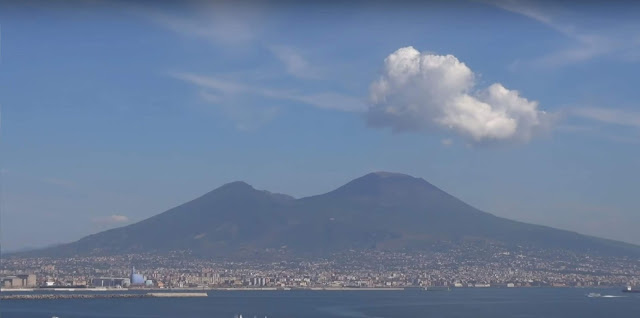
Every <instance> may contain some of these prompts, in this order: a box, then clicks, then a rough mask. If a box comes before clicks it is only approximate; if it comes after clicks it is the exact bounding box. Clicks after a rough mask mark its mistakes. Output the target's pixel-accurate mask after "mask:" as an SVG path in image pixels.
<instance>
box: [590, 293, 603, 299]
mask: <svg viewBox="0 0 640 318" xmlns="http://www.w3.org/2000/svg"><path fill="white" fill-rule="evenodd" d="M587 297H589V298H596V297H602V295H600V294H598V293H588V294H587Z"/></svg>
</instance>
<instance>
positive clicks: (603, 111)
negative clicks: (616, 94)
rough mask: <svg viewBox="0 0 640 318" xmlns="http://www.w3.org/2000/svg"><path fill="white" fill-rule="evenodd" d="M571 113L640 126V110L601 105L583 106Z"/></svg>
mask: <svg viewBox="0 0 640 318" xmlns="http://www.w3.org/2000/svg"><path fill="white" fill-rule="evenodd" d="M570 113H571V114H572V115H574V116H578V117H582V118H586V119H591V120H595V121H599V122H602V123H605V124H611V125H619V126H631V127H638V128H640V112H634V111H627V110H620V109H610V108H600V107H583V108H576V109H573V110H571V111H570Z"/></svg>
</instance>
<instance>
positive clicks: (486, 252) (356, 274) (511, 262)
mask: <svg viewBox="0 0 640 318" xmlns="http://www.w3.org/2000/svg"><path fill="white" fill-rule="evenodd" d="M132 265H135V266H136V268H137V270H136V271H139V273H138V272H134V271H132V270H131V268H132ZM14 273H30V274H31V275H29V279H27V280H25V279H22V280H19V279H16V278H12V277H24V275H22V276H19V275H14ZM1 274H2V275H5V276H4V277H5V278H3V285H2V286H3V288H5V289H7V288H24V287H33V286H36V285H37V286H80V285H86V286H90V287H102V288H123V287H129V288H390V287H397V288H405V287H419V286H422V287H424V286H449V287H533V286H575V287H582V286H627V285H638V284H640V260H638V259H629V258H624V257H621V258H615V257H606V256H600V257H598V256H593V255H591V256H589V255H580V254H573V253H567V252H565V251H556V252H554V251H541V250H540V251H536V250H528V249H522V250H520V251H514V250H504V249H501V247H499V246H491V245H488V246H485V247H479V246H476V245H468V246H467V245H462V246H459V247H457V248H456V249H451V250H447V251H443V252H429V253H427V252H424V253H418V252H413V253H409V252H407V253H402V252H384V251H373V250H372V251H350V252H345V253H339V254H334V255H331V256H329V257H309V258H293V257H283V256H281V255H277V254H274V255H271V257H269V256H268V255H267V256H264V255H263V257H262V258H260V259H254V260H237V259H236V260H234V259H214V258H211V259H203V258H199V257H194V256H193V255H191V254H190V253H188V252H174V253H169V254H165V255H152V254H145V255H121V256H95V257H77V258H73V257H72V258H60V259H54V258H5V259H3V260H2V272H1ZM12 275H13V276H12ZM36 275H37V282H35V283H34V281H35V277H36ZM134 279H135V280H136V284H132V282H133V280H134ZM14 282H15V284H14Z"/></svg>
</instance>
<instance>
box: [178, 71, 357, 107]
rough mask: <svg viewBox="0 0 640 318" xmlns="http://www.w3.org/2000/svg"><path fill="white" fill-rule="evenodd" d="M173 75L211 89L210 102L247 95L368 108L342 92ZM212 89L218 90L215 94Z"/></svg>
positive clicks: (320, 105)
mask: <svg viewBox="0 0 640 318" xmlns="http://www.w3.org/2000/svg"><path fill="white" fill-rule="evenodd" d="M171 75H172V76H173V77H175V78H177V79H180V80H182V81H185V82H187V83H190V84H193V85H196V86H198V87H199V88H200V89H205V90H207V91H206V95H207V96H208V97H207V98H206V99H207V100H208V101H209V102H214V101H215V103H221V104H222V103H225V101H226V98H231V97H238V96H240V97H241V96H243V95H257V96H262V97H266V98H270V99H274V100H287V101H293V102H298V103H302V104H307V105H311V106H314V107H318V108H323V109H333V110H340V111H348V112H359V111H364V110H365V105H364V103H363V101H361V100H359V99H357V98H354V97H351V96H348V95H342V94H338V93H332V92H322V93H311V94H309V93H306V94H303V93H298V92H295V91H286V90H278V89H272V88H266V87H261V86H257V85H249V84H243V83H237V82H234V81H231V80H225V79H220V78H216V77H212V76H203V75H199V74H193V73H172V74H171ZM211 91H213V92H215V93H212V92H211Z"/></svg>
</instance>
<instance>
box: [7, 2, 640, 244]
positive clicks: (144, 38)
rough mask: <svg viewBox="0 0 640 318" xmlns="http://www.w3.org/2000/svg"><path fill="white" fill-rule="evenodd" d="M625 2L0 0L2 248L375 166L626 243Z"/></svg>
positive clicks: (321, 185)
mask: <svg viewBox="0 0 640 318" xmlns="http://www.w3.org/2000/svg"><path fill="white" fill-rule="evenodd" d="M637 9H638V8H637V6H633V5H632V4H627V3H624V2H618V3H616V4H615V5H610V6H607V7H605V6H601V5H597V4H583V5H577V4H573V3H569V2H567V3H564V4H563V3H560V4H553V3H551V2H549V3H542V4H541V3H540V2H538V3H535V4H534V3H528V2H518V1H505V2H502V1H498V2H491V1H490V2H463V1H460V2H457V1H456V2H445V1H443V2H432V3H426V4H416V3H413V2H407V3H401V2H400V3H396V4H395V5H394V4H391V3H384V2H376V3H366V2H354V3H352V4H350V5H348V6H345V5H338V4H337V3H334V4H324V5H321V4H316V5H301V4H294V3H283V2H260V3H250V2H243V3H242V4H241V5H239V4H237V3H236V4H235V5H234V4H232V3H231V2H229V3H223V2H218V3H213V4H212V3H209V2H207V3H197V2H194V3H188V4H181V5H176V4H170V3H164V4H162V5H152V4H151V3H145V2H140V3H121V2H89V1H87V2H73V1H72V2H66V3H63V2H58V3H56V4H55V5H51V4H45V3H42V2H28V3H23V4H10V3H3V4H2V5H0V24H1V27H2V39H1V42H2V43H1V44H2V46H1V51H2V56H1V62H0V103H1V106H2V144H1V150H2V157H1V161H2V167H3V170H2V187H3V189H2V191H3V192H2V225H1V226H2V239H3V247H4V248H7V249H18V248H24V247H33V246H43V245H47V244H52V243H58V242H65V241H71V240H75V239H77V238H80V237H81V236H83V235H86V234H89V233H94V232H97V231H100V230H103V229H107V228H110V227H114V226H120V225H124V224H128V223H131V222H135V221H139V220H142V219H144V218H146V217H149V216H151V215H154V214H157V213H159V212H162V211H164V210H166V209H168V208H171V207H173V206H175V205H177V204H180V203H183V202H185V201H187V200H190V199H193V198H195V197H197V196H199V195H201V194H203V193H206V192H208V191H210V190H212V189H214V188H216V187H218V186H220V185H222V184H224V183H227V182H230V181H234V180H244V181H246V182H248V183H250V184H252V185H253V186H255V187H256V188H259V189H267V190H270V191H273V192H282V193H287V194H291V195H294V196H296V197H301V196H307V195H313V194H318V193H323V192H327V191H329V190H332V189H333V188H335V187H337V186H340V185H342V184H343V183H345V182H347V181H349V180H351V179H353V178H355V177H358V176H361V175H363V174H366V173H368V172H371V171H378V170H386V171H397V172H404V173H408V174H411V175H413V176H417V177H423V178H425V179H426V180H428V181H430V182H431V183H433V184H435V185H437V186H439V187H441V188H442V189H444V190H445V191H447V192H449V193H451V194H453V195H455V196H457V197H459V198H461V199H462V200H464V201H466V202H468V203H470V204H472V205H474V206H476V207H478V208H480V209H483V210H485V211H488V212H492V213H494V214H496V215H499V216H504V217H508V218H513V219H517V220H523V221H528V222H533V223H538V224H544V225H550V226H554V227H559V228H564V229H570V230H574V231H578V232H581V233H586V234H592V235H597V236H603V237H607V238H614V239H620V240H625V241H628V242H634V243H638V244H640V231H639V230H638V228H639V226H640V213H639V210H638V196H637V189H639V188H640V187H639V186H640V181H639V180H640V109H639V107H638V106H637V103H638V102H637V101H638V100H640V90H638V89H637V83H636V82H637V78H638V75H637V74H638V73H639V72H640V64H639V63H640V22H638V21H640V20H639V19H638V16H637V12H640V11H639V10H637Z"/></svg>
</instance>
